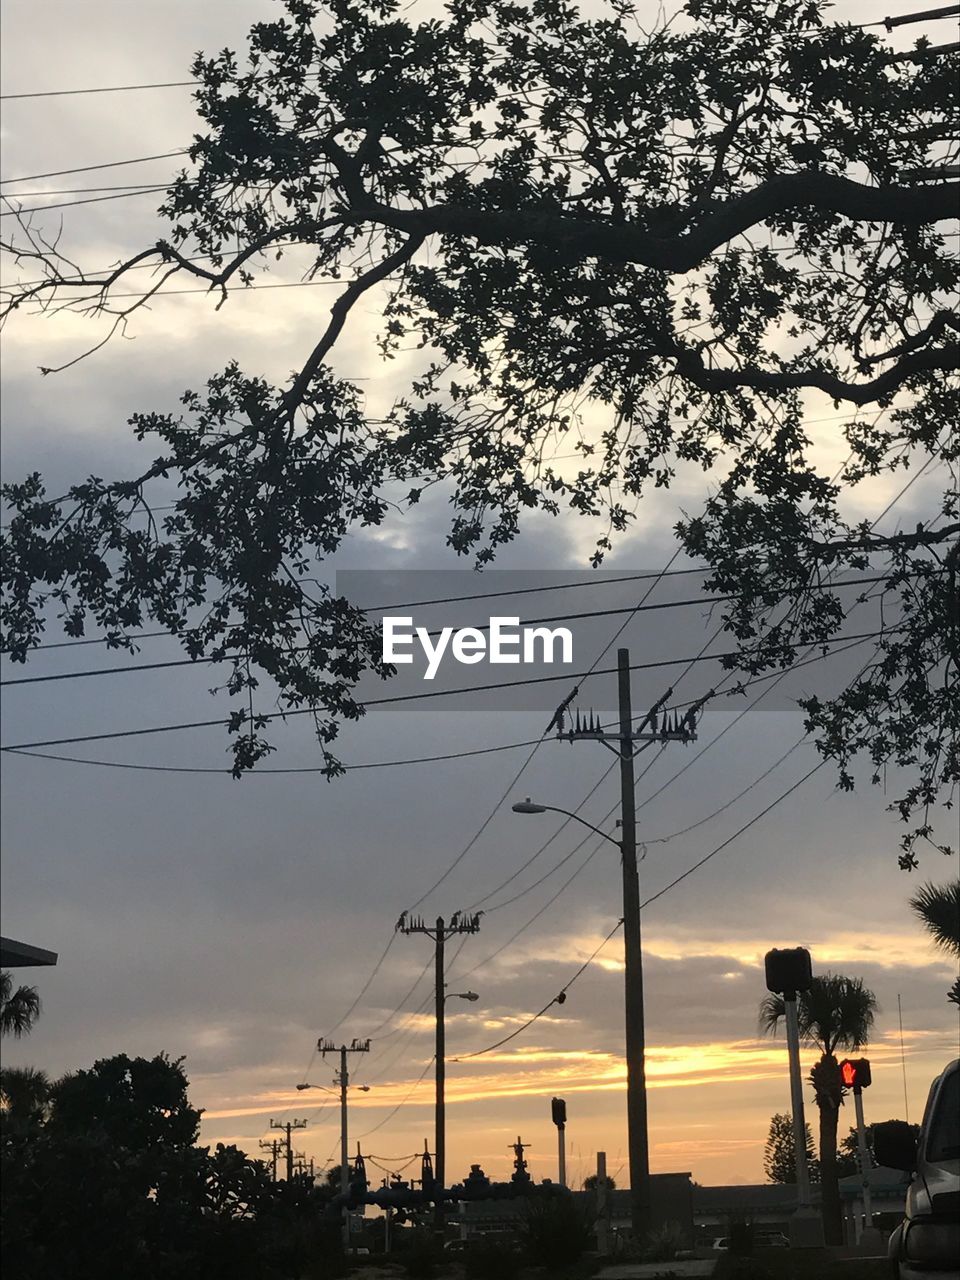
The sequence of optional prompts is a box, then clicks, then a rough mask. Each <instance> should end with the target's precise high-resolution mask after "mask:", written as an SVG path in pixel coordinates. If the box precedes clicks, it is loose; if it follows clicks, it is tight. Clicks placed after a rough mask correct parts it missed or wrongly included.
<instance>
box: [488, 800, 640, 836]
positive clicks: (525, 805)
mask: <svg viewBox="0 0 960 1280" xmlns="http://www.w3.org/2000/svg"><path fill="white" fill-rule="evenodd" d="M513 812H514V813H562V814H563V815H564V816H565V817H567V818H573V820H574V822H579V823H580V825H581V826H583V827H587V828H588V829H589V830H590V831H593V832H595V833H596V834H597V835H598V836H603V838H604V840H607V841H609V843H610V844H612V845H615V846H616V848H618V849H622V847H623V846H622V845H621V843H620V841H619V840H616V839H614V837H613V836H611V835H608V834H607V833H606V831H601V830H600V828H599V827H595V826H594V825H593V823H592V822H588V821H587V820H586V818H581V817H580V815H579V813H574V812H573V811H572V810H570V809H561V808H560V806H559V805H556V804H539V803H534V802H533V801H532V800H530V799H529V797H528V798H527V799H526V800H520V801H518V802H517V803H516V804H515V805H514V806H513Z"/></svg>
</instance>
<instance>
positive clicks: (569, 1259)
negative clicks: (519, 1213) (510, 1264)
mask: <svg viewBox="0 0 960 1280" xmlns="http://www.w3.org/2000/svg"><path fill="white" fill-rule="evenodd" d="M592 1235H593V1230H592V1225H591V1223H590V1221H589V1219H588V1218H587V1215H586V1213H584V1211H583V1210H582V1209H581V1208H580V1207H579V1205H577V1204H576V1203H575V1202H574V1201H573V1200H572V1199H571V1198H570V1196H569V1195H557V1196H550V1197H549V1198H547V1197H544V1198H543V1199H537V1200H532V1201H530V1203H529V1205H528V1206H527V1209H526V1212H525V1213H524V1216H523V1219H522V1224H521V1228H520V1242H521V1246H522V1249H523V1253H524V1254H525V1255H526V1257H527V1259H528V1260H529V1261H530V1262H531V1263H532V1264H533V1265H534V1266H536V1267H550V1268H558V1267H564V1266H565V1265H567V1264H568V1263H573V1262H576V1261H577V1260H578V1259H579V1258H581V1257H582V1256H583V1254H584V1252H585V1250H586V1249H588V1248H589V1246H590V1241H591V1239H592Z"/></svg>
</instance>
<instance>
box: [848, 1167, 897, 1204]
mask: <svg viewBox="0 0 960 1280" xmlns="http://www.w3.org/2000/svg"><path fill="white" fill-rule="evenodd" d="M867 1177H868V1178H869V1180H870V1190H871V1192H872V1193H873V1194H874V1195H881V1196H893V1197H894V1198H895V1199H898V1200H902V1199H903V1198H904V1197H905V1195H906V1193H907V1187H908V1186H909V1184H910V1174H909V1173H904V1172H903V1170H902V1169H886V1168H884V1167H883V1166H882V1165H881V1166H880V1167H879V1168H877V1169H870V1170H869V1171H868V1173H867ZM862 1190H863V1180H862V1178H861V1177H860V1174H859V1173H853V1174H851V1175H850V1177H849V1178H841V1179H840V1195H841V1197H842V1198H843V1199H844V1200H856V1199H857V1198H858V1197H859V1196H860V1194H861V1192H862Z"/></svg>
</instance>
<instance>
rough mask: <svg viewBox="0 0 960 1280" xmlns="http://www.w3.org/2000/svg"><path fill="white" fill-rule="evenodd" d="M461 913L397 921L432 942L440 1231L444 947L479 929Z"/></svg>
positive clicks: (439, 1218)
mask: <svg viewBox="0 0 960 1280" xmlns="http://www.w3.org/2000/svg"><path fill="white" fill-rule="evenodd" d="M481 914H482V912H481V913H478V914H475V915H470V916H468V915H464V913H463V912H462V911H455V912H454V913H453V915H452V916H451V917H450V919H449V920H444V918H443V916H437V919H436V923H435V924H432V925H428V924H426V923H425V921H424V919H423V917H422V916H416V917H414V918H413V919H410V920H408V919H407V913H406V912H404V913H403V915H402V916H401V917H400V919H399V921H398V922H397V927H398V929H399V930H400V932H401V933H407V934H410V933H423V934H426V936H427V937H428V938H432V939H433V946H434V983H435V987H436V990H435V993H434V1011H435V1018H436V1047H435V1049H434V1064H435V1067H436V1100H435V1104H434V1116H435V1118H434V1146H435V1148H436V1155H435V1161H434V1166H433V1176H434V1182H435V1184H436V1195H435V1198H434V1226H435V1229H436V1230H437V1231H438V1232H440V1233H441V1234H442V1233H443V1232H444V1231H445V1224H446V1218H445V1216H444V1199H443V1193H444V1190H445V1188H446V1185H447V1184H446V1148H447V1131H446V1098H445V1090H446V1075H447V1073H446V1065H447V1064H446V1052H447V1050H446V1034H445V1028H444V1021H445V1019H444V1006H445V1005H446V1002H447V990H446V975H445V973H444V947H445V945H446V943H447V940H448V939H449V938H453V937H455V936H456V935H457V934H459V933H478V932H479V931H480V915H481ZM453 994H456V996H457V998H459V999H461V1000H477V999H478V996H477V994H476V992H475V991H464V992H456V993H452V992H451V995H453Z"/></svg>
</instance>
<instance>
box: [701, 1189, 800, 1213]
mask: <svg viewBox="0 0 960 1280" xmlns="http://www.w3.org/2000/svg"><path fill="white" fill-rule="evenodd" d="M796 1207H797V1188H796V1187H795V1186H793V1185H792V1184H787V1183H779V1182H762V1183H750V1184H745V1185H743V1186H730V1187H698V1186H694V1188H693V1211H694V1213H743V1212H744V1211H746V1210H754V1211H765V1212H769V1211H770V1210H773V1209H784V1210H787V1211H792V1210H793V1209H795V1208H796Z"/></svg>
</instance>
